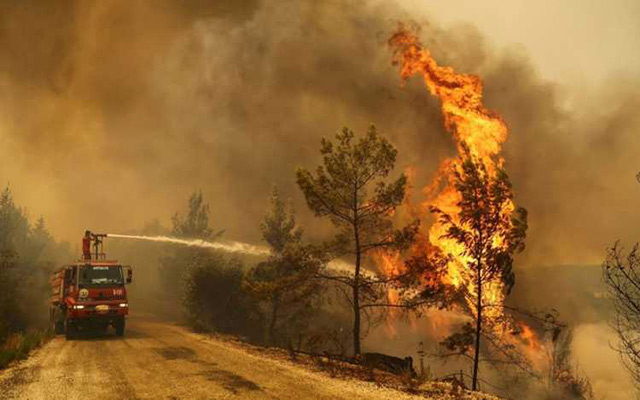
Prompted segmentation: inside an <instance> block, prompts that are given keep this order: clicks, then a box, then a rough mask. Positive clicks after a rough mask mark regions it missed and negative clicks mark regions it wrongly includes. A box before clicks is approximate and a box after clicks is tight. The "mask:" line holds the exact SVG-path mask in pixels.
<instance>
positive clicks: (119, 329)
mask: <svg viewBox="0 0 640 400" xmlns="http://www.w3.org/2000/svg"><path fill="white" fill-rule="evenodd" d="M113 326H114V328H116V335H118V336H124V318H122V319H119V320H117V321H115V322H114V323H113Z"/></svg>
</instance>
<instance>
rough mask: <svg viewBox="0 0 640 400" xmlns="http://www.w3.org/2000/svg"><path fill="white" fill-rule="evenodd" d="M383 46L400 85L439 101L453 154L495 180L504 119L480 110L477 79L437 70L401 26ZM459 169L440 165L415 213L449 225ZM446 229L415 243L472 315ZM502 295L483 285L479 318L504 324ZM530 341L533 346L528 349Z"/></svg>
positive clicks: (455, 162) (450, 163)
mask: <svg viewBox="0 0 640 400" xmlns="http://www.w3.org/2000/svg"><path fill="white" fill-rule="evenodd" d="M389 44H390V46H391V48H392V50H393V62H394V65H398V66H399V67H400V75H401V77H402V79H403V82H404V81H406V80H407V79H409V77H411V76H413V75H419V76H422V78H423V80H424V83H425V85H426V87H427V89H428V91H429V92H430V93H431V94H432V95H434V96H437V97H438V99H439V100H440V104H441V110H442V116H443V119H444V126H445V128H446V129H447V131H449V132H450V133H451V135H452V137H453V140H454V143H455V146H456V149H457V151H458V154H462V152H463V147H465V146H466V148H468V150H469V152H470V153H471V155H472V156H473V157H474V158H475V159H476V160H478V161H479V162H481V163H482V164H483V165H484V167H485V168H486V171H487V173H488V174H490V175H495V174H496V171H497V170H498V168H499V167H501V166H502V164H503V158H502V157H501V156H500V153H501V150H502V144H503V143H504V141H505V140H506V139H507V134H508V131H507V127H506V124H505V122H504V120H503V119H502V118H501V117H500V116H499V115H498V114H496V113H495V112H493V111H490V110H488V109H487V108H485V107H484V105H483V102H482V92H483V86H482V81H481V79H480V78H479V77H478V76H475V75H469V74H460V73H457V72H455V71H454V70H453V69H452V68H451V67H448V66H440V65H438V63H437V62H436V61H435V60H434V58H433V57H432V56H431V54H430V52H429V51H428V50H427V49H425V48H423V47H422V45H421V43H420V42H419V40H418V38H417V36H416V35H415V34H414V33H413V32H410V31H408V30H407V29H405V28H404V27H402V26H401V27H400V29H399V30H398V31H397V32H396V33H395V34H393V36H392V37H391V38H390V39H389ZM460 164H461V162H460V158H459V157H454V158H449V159H446V160H443V161H442V162H441V164H440V166H439V168H438V170H437V172H436V175H435V177H434V179H433V182H432V183H431V184H430V185H428V186H427V187H425V188H424V189H423V191H424V193H425V194H426V196H427V200H426V202H425V203H423V204H421V205H420V207H419V209H420V210H425V209H429V208H430V207H436V208H438V209H440V210H442V211H443V212H444V213H447V214H449V215H451V216H452V217H454V221H455V218H456V216H457V215H458V213H459V211H460V209H459V207H458V203H459V201H460V194H459V192H458V191H457V190H456V188H455V187H454V182H453V181H454V180H453V179H452V178H453V174H454V171H456V170H460V168H461V165H460ZM514 210H515V205H514V204H513V203H512V202H509V203H507V205H506V206H505V207H504V209H503V210H502V213H504V216H505V217H508V216H509V215H511V213H512V212H513V211H514ZM455 222H458V221H455ZM447 229H448V226H447V225H444V224H443V223H441V222H440V221H435V222H434V223H433V225H432V226H431V227H430V229H429V231H428V233H427V235H426V236H427V237H426V238H422V239H421V240H418V244H417V246H419V247H421V248H423V249H424V248H425V244H424V242H425V241H426V242H428V245H429V247H431V248H436V249H438V250H439V251H440V252H442V254H444V255H446V256H448V257H449V258H450V261H449V262H448V265H447V273H446V277H445V278H444V279H445V280H446V281H447V282H446V283H449V284H452V285H454V286H455V287H457V288H460V287H464V288H466V290H467V291H468V292H469V293H470V294H471V296H468V299H467V302H468V304H467V305H468V308H469V309H470V310H471V312H473V313H476V312H477V311H476V305H475V304H474V302H473V300H472V299H473V297H475V294H476V287H475V284H474V282H472V280H471V279H470V276H469V271H470V263H471V259H470V257H469V256H467V255H465V254H464V253H465V252H464V248H463V247H462V245H460V244H459V243H458V242H456V241H455V240H453V239H448V238H445V237H444V236H445V234H446V233H447ZM492 240H493V246H495V247H500V246H504V238H503V237H500V236H496V237H494V238H492ZM414 247H415V246H414ZM417 250H418V251H419V249H416V248H414V249H412V251H413V252H414V253H415V252H416V251H417ZM383 261H384V262H383V264H386V266H385V267H384V270H385V271H386V272H395V271H396V270H397V269H398V268H400V267H399V266H398V265H396V266H390V264H392V262H394V261H398V259H397V258H387V259H384V260H383ZM398 264H399V263H398ZM504 296H505V287H504V283H503V282H502V280H501V279H499V278H497V279H495V280H494V281H491V282H488V283H486V284H485V285H484V286H483V292H482V303H483V304H484V305H490V306H489V307H488V308H486V309H484V311H483V314H484V317H485V319H487V320H489V321H490V320H494V321H506V320H507V319H505V318H502V317H503V316H504V314H503V308H502V307H501V306H502V305H503V303H504V300H505V298H504ZM502 325H503V326H502V327H501V328H502V330H504V329H505V328H507V327H506V326H504V322H503V323H502ZM525 332H526V333H527V335H526V336H527V337H526V338H525V339H524V340H523V343H524V344H526V345H530V346H538V344H537V340H536V337H535V335H533V334H532V332H531V331H530V330H529V329H528V328H527V330H525ZM534 341H536V344H535V345H532V343H533V342H534Z"/></svg>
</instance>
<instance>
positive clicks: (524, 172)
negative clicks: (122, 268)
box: [0, 0, 640, 298]
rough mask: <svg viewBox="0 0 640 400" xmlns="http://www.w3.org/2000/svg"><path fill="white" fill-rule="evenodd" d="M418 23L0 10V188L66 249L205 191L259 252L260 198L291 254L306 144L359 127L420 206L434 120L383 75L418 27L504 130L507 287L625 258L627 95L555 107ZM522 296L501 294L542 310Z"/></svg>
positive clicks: (162, 214)
mask: <svg viewBox="0 0 640 400" xmlns="http://www.w3.org/2000/svg"><path fill="white" fill-rule="evenodd" d="M427 17H428V16H425V15H416V14H413V15H409V14H407V13H406V12H405V11H399V7H397V5H396V4H394V3H393V2H369V1H364V0H361V1H351V2H339V1H324V2H315V1H292V0H285V1H281V2H277V3H276V2H271V1H266V0H265V1H259V0H245V1H216V2H210V1H204V0H190V1H181V2H173V1H169V0H157V1H151V0H147V1H136V2H122V1H116V0H104V1H100V2H81V1H74V0H65V1H58V2H55V3H54V2H48V1H44V0H42V1H30V2H24V1H20V0H5V1H3V2H1V3H0V28H1V29H0V157H1V159H2V160H4V162H3V168H2V169H0V181H2V182H8V183H9V184H10V186H11V188H12V189H13V192H14V194H15V196H16V198H17V199H18V201H19V203H20V204H25V205H27V207H28V209H29V210H30V212H31V213H36V214H42V215H43V216H44V217H45V219H46V221H47V223H48V224H49V226H50V227H51V228H52V231H53V233H54V234H55V235H56V236H57V237H62V238H65V239H67V240H73V241H74V242H75V241H76V238H79V236H80V235H81V233H82V232H84V230H85V229H87V228H95V229H96V230H100V231H120V232H122V231H126V232H128V231H133V230H135V229H137V228H138V227H140V226H143V225H144V224H145V223H146V222H147V221H150V220H152V219H155V218H161V219H163V221H168V219H169V217H170V216H171V214H172V213H173V212H174V211H175V210H179V209H181V208H182V206H183V203H184V202H185V200H186V198H187V197H188V195H189V193H190V192H191V191H192V190H193V189H194V188H201V189H202V190H203V193H204V195H205V198H206V200H207V201H208V202H209V203H210V204H211V213H212V219H213V225H214V228H215V229H216V230H217V229H225V232H226V234H225V239H228V240H229V241H232V240H237V241H243V242H244V241H246V242H249V243H257V242H258V241H259V239H260V233H259V229H258V224H259V220H260V219H261V218H262V216H263V214H264V212H265V210H266V208H267V205H268V201H267V197H268V194H269V193H270V188H271V185H272V184H276V185H277V186H278V187H279V188H280V190H281V192H282V193H285V194H287V195H289V196H292V197H293V200H294V204H295V206H296V209H297V211H298V215H299V217H298V220H299V222H300V223H301V224H302V225H303V226H304V227H305V228H306V235H307V237H308V238H310V239H319V238H324V237H326V235H327V234H328V233H329V232H330V229H331V228H330V227H329V225H328V224H327V223H325V222H320V221H318V219H316V218H315V217H314V216H313V215H311V213H309V212H307V211H306V207H305V204H304V201H303V199H302V196H301V194H300V193H299V191H298V190H297V188H296V187H295V183H294V169H295V167H296V166H298V165H304V166H306V167H311V168H313V167H314V166H315V165H316V164H317V163H318V162H319V161H320V157H319V154H318V149H319V141H320V138H321V137H323V136H330V135H332V134H333V132H335V131H337V130H338V129H340V128H341V127H342V126H343V125H348V126H350V127H352V128H354V129H355V130H356V132H363V131H364V130H365V129H366V127H367V126H368V124H370V123H375V124H376V125H377V126H378V128H379V129H380V130H381V132H382V133H383V134H385V135H386V136H387V137H389V139H390V140H391V141H392V142H393V143H394V144H395V145H396V146H397V147H398V150H399V160H398V171H401V170H402V169H403V168H405V167H408V166H414V167H415V171H416V179H415V181H414V182H413V185H414V187H415V189H414V192H413V193H412V195H413V196H414V198H416V199H418V198H419V196H420V193H419V188H421V187H423V186H424V184H425V183H427V182H429V181H430V180H431V177H432V174H433V172H434V171H435V168H436V166H437V165H438V162H439V161H440V160H441V159H442V158H444V157H447V156H450V155H451V154H453V144H452V142H451V139H450V136H449V134H448V133H446V132H445V131H444V129H442V121H441V116H440V111H439V106H438V104H437V100H435V99H433V98H432V97H431V96H429V95H428V93H427V92H426V91H425V90H424V88H423V87H422V83H421V82H420V81H419V79H414V80H411V81H410V82H408V83H407V85H406V86H405V87H404V88H400V87H399V79H398V77H397V71H395V69H394V68H393V67H392V66H391V65H390V54H389V51H388V49H387V48H386V39H387V38H388V35H389V32H390V31H391V30H392V29H394V28H395V26H396V21H398V20H410V19H416V20H418V21H421V22H424V24H423V30H422V32H421V36H422V38H423V41H424V42H425V45H426V46H427V47H428V48H429V49H430V50H431V51H432V52H433V54H434V56H435V58H436V59H437V60H438V61H439V62H440V63H441V64H443V65H445V64H448V65H452V66H454V67H455V68H456V70H458V71H464V72H468V73H476V74H479V75H481V76H482V77H483V79H484V81H485V91H484V93H485V99H486V102H487V105H488V107H489V108H490V109H494V110H498V111H499V112H500V114H501V115H502V116H503V117H504V118H505V120H506V122H507V125H508V127H509V131H510V136H509V139H508V141H507V142H506V143H505V158H506V162H507V170H508V171H509V172H510V176H511V179H512V181H513V184H514V189H515V194H516V201H517V203H518V204H519V205H522V206H524V207H526V208H527V209H528V211H529V220H530V230H529V234H528V239H527V250H526V252H525V254H523V256H522V257H520V258H518V259H517V260H516V262H517V264H518V268H519V269H523V270H527V271H528V270H533V271H535V270H536V268H537V267H538V266H539V265H541V264H545V265H558V264H598V263H599V262H600V259H601V258H602V254H603V250H604V247H605V246H606V245H607V244H609V243H612V242H613V241H614V240H616V239H622V240H624V241H626V242H630V241H632V240H634V239H636V240H637V237H635V238H634V235H636V236H637V226H638V225H639V224H640V213H638V212H637V202H638V196H639V194H640V185H637V183H636V182H635V180H634V175H635V173H637V172H638V170H640V166H639V165H638V162H637V151H638V149H639V148H640V135H638V134H637V132H638V129H639V128H640V114H638V113H637V111H636V110H637V109H638V106H639V105H640V93H639V92H638V90H637V87H638V85H637V84H638V77H637V76H618V77H613V78H612V79H610V80H607V81H605V82H603V83H602V84H601V87H596V88H595V89H588V90H587V89H584V90H582V91H574V92H570V91H568V90H567V88H565V87H562V86H560V85H558V84H556V83H553V82H549V81H545V80H544V79H542V78H541V77H540V76H539V74H538V72H537V71H536V69H535V68H534V66H533V65H534V64H533V62H532V61H531V60H529V59H528V57H527V55H526V54H523V53H522V52H521V51H518V50H513V49H496V48H494V47H493V46H492V44H491V43H489V42H488V41H487V40H486V39H485V38H484V37H483V35H482V33H480V32H479V31H478V30H477V29H475V28H473V27H471V26H455V27H453V28H446V29H445V28H442V27H440V26H438V25H437V23H434V21H433V20H431V19H427ZM576 68H579V66H576ZM592 273H595V274H597V273H598V272H597V271H595V270H594V272H592ZM518 282H519V283H517V284H516V287H515V289H514V293H522V294H526V295H529V296H525V295H523V296H524V297H527V298H535V297H540V296H539V290H540V289H539V288H532V287H528V286H527V285H526V284H525V283H526V282H527V281H518ZM573 285H574V283H572V282H570V281H569V282H566V284H565V286H563V287H562V289H561V290H563V291H564V292H567V293H570V292H571V291H572V289H573V288H574V286H573Z"/></svg>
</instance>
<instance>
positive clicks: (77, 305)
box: [73, 304, 84, 310]
mask: <svg viewBox="0 0 640 400" xmlns="http://www.w3.org/2000/svg"><path fill="white" fill-rule="evenodd" d="M73 308H74V309H76V310H82V309H83V308H84V306H83V305H82V304H76V305H74V306H73Z"/></svg>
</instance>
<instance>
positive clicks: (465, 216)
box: [389, 26, 527, 390]
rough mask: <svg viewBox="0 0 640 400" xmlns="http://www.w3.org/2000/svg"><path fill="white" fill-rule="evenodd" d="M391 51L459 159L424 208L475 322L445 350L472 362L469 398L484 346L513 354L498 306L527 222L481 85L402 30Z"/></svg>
mask: <svg viewBox="0 0 640 400" xmlns="http://www.w3.org/2000/svg"><path fill="white" fill-rule="evenodd" d="M389 44H390V46H391V48H392V49H393V61H394V64H395V65H398V66H399V67H400V74H401V77H402V79H403V80H404V81H406V80H407V79H408V78H409V77H410V76H412V75H414V74H418V75H422V77H423V79H424V82H425V84H426V86H427V89H428V90H429V92H430V93H431V94H433V95H435V96H437V97H438V98H439V99H440V101H441V106H442V115H443V118H444V124H445V128H446V129H447V130H448V131H449V132H451V134H452V136H453V138H454V141H455V144H456V148H457V151H458V157H456V158H452V159H448V160H445V161H444V162H443V163H442V164H441V166H440V168H439V170H438V175H437V176H436V179H435V181H434V184H433V185H432V186H431V188H430V190H425V191H426V192H428V193H433V190H436V191H437V194H436V195H435V196H431V198H430V199H429V200H428V202H427V204H425V206H426V207H425V208H428V209H429V210H430V211H431V212H432V213H434V214H435V216H436V217H437V218H436V221H435V223H434V224H433V225H432V226H431V228H430V230H429V232H428V241H429V242H430V244H431V246H432V247H433V248H434V249H435V250H434V251H435V252H436V253H437V254H438V255H439V257H441V258H442V259H443V260H445V262H446V264H447V273H446V276H445V278H444V279H446V280H447V281H448V282H447V283H450V284H452V285H454V286H455V287H456V288H458V290H459V291H460V293H461V294H462V295H463V296H464V301H463V304H462V307H463V309H464V311H465V312H466V313H467V314H469V315H470V316H471V317H472V319H473V321H474V324H469V325H466V326H465V327H464V329H463V331H462V332H460V333H457V334H454V335H452V336H451V337H449V338H447V339H446V340H445V341H444V342H443V344H444V345H445V346H446V347H448V348H449V349H450V350H458V351H460V353H464V354H466V355H468V356H472V358H473V378H472V379H473V380H472V386H473V389H474V390H475V389H476V388H477V382H478V369H479V362H480V361H481V360H480V349H481V348H483V349H484V348H486V346H483V344H482V338H486V341H487V342H488V343H490V344H491V345H493V346H494V347H495V348H497V349H498V352H501V353H502V354H503V355H506V353H505V351H504V348H505V346H506V347H513V346H512V345H510V344H509V341H510V340H512V339H511V335H510V334H509V333H512V332H513V331H514V330H516V328H514V324H513V322H511V321H510V319H509V318H507V316H505V313H504V308H503V303H504V299H505V296H506V295H507V294H508V292H509V290H510V289H511V287H512V285H513V283H514V276H513V272H512V269H511V267H512V263H513V255H514V254H515V253H516V252H518V251H521V250H522V249H523V247H524V237H525V233H526V228H527V222H526V211H525V210H524V209H523V208H517V207H516V205H515V203H514V201H513V193H512V188H511V184H510V182H509V179H508V176H507V174H506V172H505V169H504V160H503V159H502V157H501V156H500V152H501V148H502V143H503V142H504V141H505V140H506V138H507V128H506V125H505V123H504V121H503V120H502V118H500V116H499V115H497V114H495V113H494V112H492V111H489V110H487V109H486V108H485V107H484V105H483V103H482V81H481V80H480V78H478V77H477V76H474V75H465V74H458V73H456V72H455V71H454V70H453V69H452V68H450V67H443V66H439V65H438V64H437V63H436V61H435V60H434V59H433V58H432V56H431V54H430V53H429V51H428V50H427V49H424V48H423V47H422V45H421V44H420V42H419V40H418V38H417V36H416V35H415V34H414V33H412V32H409V31H408V30H407V29H405V28H404V27H402V26H401V27H400V29H399V30H398V31H397V32H396V33H395V34H394V35H393V36H392V37H391V38H390V39H389ZM438 189H439V191H438ZM503 345H504V346H503ZM506 358H507V359H509V360H510V361H512V362H516V363H518V362H521V361H522V359H521V358H520V357H517V356H512V355H506Z"/></svg>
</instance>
